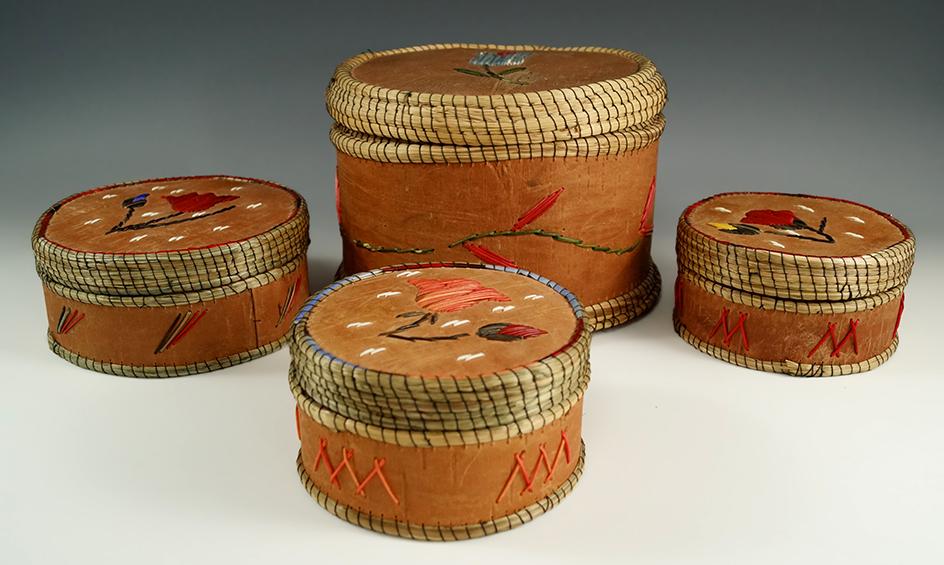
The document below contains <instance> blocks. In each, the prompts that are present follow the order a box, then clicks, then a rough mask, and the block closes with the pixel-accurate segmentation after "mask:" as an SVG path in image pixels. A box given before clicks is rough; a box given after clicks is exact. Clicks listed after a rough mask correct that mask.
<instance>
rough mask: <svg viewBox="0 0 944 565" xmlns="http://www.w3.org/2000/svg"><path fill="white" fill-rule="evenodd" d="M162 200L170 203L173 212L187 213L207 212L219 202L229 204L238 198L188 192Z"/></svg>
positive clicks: (228, 195) (229, 195)
mask: <svg viewBox="0 0 944 565" xmlns="http://www.w3.org/2000/svg"><path fill="white" fill-rule="evenodd" d="M164 198H165V199H166V200H167V202H169V203H170V207H171V208H173V209H174V211H175V212H180V213H187V212H202V211H204V210H209V209H210V208H212V207H214V206H216V205H217V204H219V203H221V202H229V201H230V200H236V199H237V198H239V197H238V196H235V195H231V194H227V195H224V196H217V195H216V194H213V193H210V192H207V193H202V194H201V193H199V192H188V193H187V194H181V195H180V196H174V195H171V196H165V197H164Z"/></svg>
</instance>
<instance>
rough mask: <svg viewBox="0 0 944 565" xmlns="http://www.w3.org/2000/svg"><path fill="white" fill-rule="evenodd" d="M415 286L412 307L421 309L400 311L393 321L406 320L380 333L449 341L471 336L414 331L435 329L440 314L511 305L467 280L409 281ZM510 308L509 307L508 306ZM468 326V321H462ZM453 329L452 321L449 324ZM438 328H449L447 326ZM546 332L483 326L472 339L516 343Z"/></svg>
mask: <svg viewBox="0 0 944 565" xmlns="http://www.w3.org/2000/svg"><path fill="white" fill-rule="evenodd" d="M409 283H410V284H411V285H413V286H414V287H416V290H417V292H416V299H415V300H416V304H417V306H419V307H420V308H422V309H423V310H417V311H410V312H403V313H401V314H398V315H397V318H405V319H409V320H410V321H409V322H407V323H405V324H403V325H401V326H399V327H397V328H394V329H392V330H390V331H386V332H383V333H381V334H380V335H381V336H382V337H389V338H393V339H399V340H404V341H414V342H423V341H450V340H457V339H460V338H465V337H471V334H469V333H468V332H459V333H448V334H442V333H434V334H428V333H427V334H421V333H417V332H416V331H415V330H417V329H418V328H422V327H427V328H429V327H436V324H437V323H438V322H439V319H440V315H441V314H447V313H452V312H458V311H460V310H465V309H466V308H471V307H472V306H475V305H476V304H479V303H482V302H511V298H509V297H508V296H507V295H506V294H504V293H502V292H501V291H498V290H496V289H494V288H490V287H487V286H485V285H483V284H482V283H480V282H478V281H475V280H471V279H415V280H411V281H409ZM509 308H511V307H509ZM463 323H468V320H463ZM451 325H452V326H455V325H456V324H455V322H452V323H451ZM441 327H451V326H450V323H447V324H443V326H441ZM546 333H547V332H546V331H544V330H542V329H539V328H535V327H532V326H527V325H524V324H515V323H506V322H499V323H493V324H486V325H484V326H482V327H480V328H479V329H478V330H477V331H476V334H475V335H476V336H478V337H480V338H483V339H487V340H489V341H519V340H523V339H530V338H533V337H538V336H541V335H545V334H546Z"/></svg>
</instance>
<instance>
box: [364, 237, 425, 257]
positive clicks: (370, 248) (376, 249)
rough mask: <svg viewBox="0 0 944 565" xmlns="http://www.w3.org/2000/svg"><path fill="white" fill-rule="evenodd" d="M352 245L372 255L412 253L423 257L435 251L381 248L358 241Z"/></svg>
mask: <svg viewBox="0 0 944 565" xmlns="http://www.w3.org/2000/svg"><path fill="white" fill-rule="evenodd" d="M354 245H356V246H358V247H360V248H361V249H366V250H367V251H371V252H373V253H412V254H414V255H425V254H426V253H432V252H433V251H435V250H434V249H421V248H416V247H383V246H380V245H372V244H370V243H367V242H366V241H361V240H359V239H355V240H354Z"/></svg>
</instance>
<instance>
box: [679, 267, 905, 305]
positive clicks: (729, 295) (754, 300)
mask: <svg viewBox="0 0 944 565" xmlns="http://www.w3.org/2000/svg"><path fill="white" fill-rule="evenodd" d="M679 276H680V277H684V278H685V279H686V280H688V281H690V282H692V283H693V284H695V285H696V286H698V287H700V288H701V289H703V290H704V291H706V292H709V293H711V294H714V295H716V296H720V297H721V298H724V299H725V300H726V301H728V302H731V303H734V304H740V305H743V306H750V307H752V308H760V309H761V310H775V311H779V312H789V313H791V314H804V315H805V314H813V315H816V314H852V313H854V312H866V311H869V310H874V309H875V308H878V307H879V306H881V305H883V304H888V303H889V302H892V301H894V300H897V299H898V298H900V297H901V295H902V294H903V293H904V292H905V286H904V285H901V286H896V287H894V288H892V289H889V290H884V291H882V292H878V293H876V294H873V295H871V296H865V297H863V298H854V299H852V300H841V301H840V300H832V301H830V300H826V301H818V302H817V301H810V300H789V299H786V298H775V297H770V296H764V295H762V294H754V293H752V292H746V291H743V290H737V289H734V288H730V287H727V286H724V285H721V284H718V283H716V282H712V281H710V280H708V279H706V278H704V277H702V276H699V275H697V274H696V273H694V272H692V271H689V270H687V269H685V268H684V267H680V268H679Z"/></svg>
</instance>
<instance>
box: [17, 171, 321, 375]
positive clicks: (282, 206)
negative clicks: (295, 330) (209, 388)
mask: <svg viewBox="0 0 944 565" xmlns="http://www.w3.org/2000/svg"><path fill="white" fill-rule="evenodd" d="M307 248H308V209H307V207H306V206H305V201H304V200H303V199H302V197H301V196H299V195H298V194H296V193H295V192H294V191H292V190H289V189H288V188H286V187H283V186H280V185H277V184H275V183H271V182H268V181H261V180H255V179H248V178H240V177H228V176H200V177H175V178H161V179H151V180H145V181H135V182H129V183H122V184H115V185H110V186H104V187H100V188H96V189H93V190H89V191H86V192H82V193H79V194H75V195H73V196H70V197H68V198H66V199H64V200H62V201H60V202H58V203H57V204H55V205H53V206H52V207H51V208H49V209H48V210H47V211H46V212H45V213H44V214H43V215H42V217H41V218H40V219H39V221H38V222H37V224H36V228H35V229H34V231H33V251H34V253H35V256H36V270H37V272H38V273H39V277H40V279H41V281H42V283H43V292H44V295H45V299H46V315H47V318H48V321H49V332H48V341H49V347H50V348H51V349H52V351H53V352H54V353H56V354H57V355H59V356H60V357H63V358H64V359H66V360H68V361H70V362H72V363H75V364H77V365H79V366H81V367H85V368H87V369H92V370H95V371H101V372H104V373H111V374H115V375H122V376H129V377H173V376H180V375H189V374H193V373H202V372H206V371H212V370H214V369H220V368H223V367H228V366H231V365H234V364H237V363H242V362H244V361H249V360H251V359H254V358H256V357H259V356H261V355H265V354H267V353H270V352H272V351H274V350H276V349H278V348H279V347H280V346H281V345H282V344H283V343H284V342H285V340H286V337H287V336H286V334H287V332H288V330H289V328H290V327H291V320H292V317H293V315H294V313H295V310H297V309H298V307H299V305H300V304H301V303H302V302H303V300H304V298H305V296H306V295H307V294H308V265H307V263H306V261H305V251H306V250H307Z"/></svg>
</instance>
